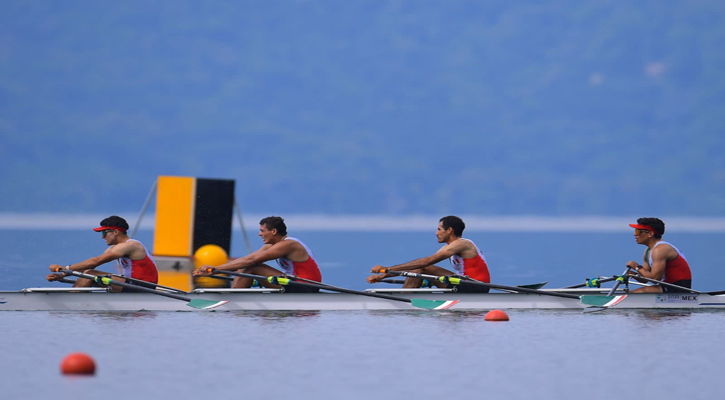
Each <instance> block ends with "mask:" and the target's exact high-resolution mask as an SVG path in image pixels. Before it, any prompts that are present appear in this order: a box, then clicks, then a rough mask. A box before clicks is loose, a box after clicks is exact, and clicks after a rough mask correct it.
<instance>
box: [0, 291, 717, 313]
mask: <svg viewBox="0 0 725 400" xmlns="http://www.w3.org/2000/svg"><path fill="white" fill-rule="evenodd" d="M385 294H386V295H392V296H395V297H400V298H406V299H413V298H416V299H428V300H460V302H459V303H458V304H456V305H455V306H454V307H453V308H451V310H492V309H585V308H590V307H591V306H590V305H587V304H583V303H582V302H581V301H580V300H579V299H576V298H575V299H571V298H563V297H554V296H550V295H544V294H526V293H488V294H472V293H455V292H448V293H440V292H432V291H408V292H401V293H390V292H387V291H386V292H385ZM590 294H591V293H590ZM183 296H185V297H187V298H189V299H204V300H213V301H223V300H227V301H229V303H227V304H225V305H223V306H221V307H219V308H216V309H215V310H217V311H259V310H415V309H418V308H416V307H414V306H412V305H411V304H410V303H408V302H403V301H394V300H388V299H382V298H377V297H369V296H361V295H355V294H346V293H327V292H324V293H280V292H264V291H258V290H256V291H255V290H225V291H214V290H202V291H199V292H192V293H188V294H183ZM623 297H625V298H624V299H622V300H620V301H618V302H617V303H616V304H614V305H611V306H609V307H608V308H616V309H660V308H661V309H668V308H669V309H701V308H725V296H723V295H718V296H711V295H706V294H688V293H684V294H677V295H672V294H670V295H668V294H629V295H626V296H623ZM142 310H145V311H196V309H195V308H192V307H189V306H187V304H186V301H183V300H178V299H171V298H167V297H163V296H159V295H156V294H153V293H110V292H106V291H83V292H71V291H54V290H47V291H44V290H43V289H42V288H38V289H25V290H23V291H19V292H0V311H142Z"/></svg>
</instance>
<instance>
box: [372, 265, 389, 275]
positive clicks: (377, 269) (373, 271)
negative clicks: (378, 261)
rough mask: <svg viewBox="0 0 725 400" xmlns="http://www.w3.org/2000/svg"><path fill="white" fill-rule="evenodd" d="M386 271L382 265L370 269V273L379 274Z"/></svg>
mask: <svg viewBox="0 0 725 400" xmlns="http://www.w3.org/2000/svg"><path fill="white" fill-rule="evenodd" d="M383 269H385V267H383V266H382V265H376V266H374V267H372V268H371V269H370V272H372V273H375V274H379V273H380V271H381V270H383Z"/></svg>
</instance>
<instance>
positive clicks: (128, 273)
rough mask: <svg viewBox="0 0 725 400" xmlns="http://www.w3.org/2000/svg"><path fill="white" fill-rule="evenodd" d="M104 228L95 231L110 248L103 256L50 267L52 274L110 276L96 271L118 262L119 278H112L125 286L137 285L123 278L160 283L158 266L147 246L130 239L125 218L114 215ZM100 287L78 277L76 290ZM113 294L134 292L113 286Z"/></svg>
mask: <svg viewBox="0 0 725 400" xmlns="http://www.w3.org/2000/svg"><path fill="white" fill-rule="evenodd" d="M100 225H101V226H99V227H98V228H94V229H93V230H94V231H96V232H100V233H101V238H102V239H103V240H105V241H106V245H108V248H107V249H106V251H104V252H103V254H101V255H100V256H96V257H91V258H89V259H87V260H85V261H81V262H79V263H75V264H70V265H66V266H65V267H63V266H61V265H58V264H51V265H50V270H51V271H60V270H66V271H81V272H83V273H85V274H87V275H95V276H108V275H110V274H109V273H108V272H103V271H96V270H95V268H96V267H98V266H99V265H101V264H105V263H107V262H110V261H113V260H116V261H117V262H118V269H119V272H120V275H121V276H120V277H117V276H114V277H113V279H114V280H117V281H120V282H123V283H129V284H130V283H134V282H132V281H126V279H125V278H124V277H128V278H133V279H134V280H141V281H145V282H150V283H158V281H159V274H158V271H157V270H156V263H155V262H154V259H153V257H152V256H151V254H150V253H149V252H148V250H146V247H144V245H143V244H142V243H141V242H139V241H138V240H136V239H131V238H130V237H128V234H127V233H126V232H128V222H126V220H125V219H123V218H121V217H119V216H117V215H112V216H110V217H108V218H105V219H103V220H102V221H101V224H100ZM64 276H65V274H62V273H54V274H50V275H48V276H47V277H46V279H48V281H58V280H62V279H63V278H64ZM91 286H98V284H97V283H96V282H94V281H93V280H91V279H87V278H78V280H76V282H75V283H74V284H73V287H91ZM111 291H112V292H121V291H133V290H129V289H128V287H127V286H120V285H112V286H111Z"/></svg>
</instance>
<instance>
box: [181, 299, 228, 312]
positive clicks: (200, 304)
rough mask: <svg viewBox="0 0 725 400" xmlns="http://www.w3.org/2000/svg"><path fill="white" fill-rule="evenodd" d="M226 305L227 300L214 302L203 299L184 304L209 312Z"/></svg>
mask: <svg viewBox="0 0 725 400" xmlns="http://www.w3.org/2000/svg"><path fill="white" fill-rule="evenodd" d="M227 303H229V300H222V301H214V300H204V299H191V301H190V302H188V303H186V305H187V306H189V307H194V308H198V309H200V310H211V309H212V308H217V307H220V306H223V305H224V304H227Z"/></svg>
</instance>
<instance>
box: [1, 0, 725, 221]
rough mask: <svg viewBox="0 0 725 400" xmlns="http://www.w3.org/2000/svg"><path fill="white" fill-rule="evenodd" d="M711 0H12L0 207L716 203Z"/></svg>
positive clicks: (573, 211)
mask: <svg viewBox="0 0 725 400" xmlns="http://www.w3.org/2000/svg"><path fill="white" fill-rule="evenodd" d="M722 43H725V3H723V2H718V1H704V0H700V1H697V0H696V1H688V2H684V1H665V0H661V1H650V0H642V1H637V2H612V1H604V0H593V1H576V0H572V1H563V0H562V1H548V2H547V1H544V2H542V1H520V2H519V1H516V2H510V1H479V0H472V1H455V0H452V1H433V0H418V1H413V0H409V1H377V0H364V1H360V0H351V1H350V0H346V1H338V0H328V1H280V0H269V1H176V0H160V1H135V0H130V1H120V2H119V1H90V0H89V1H76V0H64V1H59V2H51V1H45V2H43V1H35V2H28V1H20V0H5V1H3V3H2V13H0V136H1V139H2V140H1V141H0V157H1V159H2V162H3V165H2V174H0V175H1V176H0V190H2V194H3V200H2V202H1V203H0V204H1V206H0V211H5V212H8V211H52V212H60V211H64V212H66V211H73V212H82V211H101V212H113V211H116V210H124V211H125V210H134V209H138V208H139V207H140V206H141V205H142V203H143V201H144V199H145V197H146V195H147V194H148V192H149V190H150V188H151V186H152V184H153V182H154V180H155V178H156V176H158V175H183V176H197V177H207V178H226V179H235V180H236V182H237V198H238V199H239V201H240V204H241V206H242V207H243V208H244V209H246V210H249V211H253V212H260V213H264V214H267V213H285V212H299V213H310V212H321V213H398V214H409V213H461V214H464V213H469V214H470V213H473V214H547V215H577V214H626V215H661V214H668V215H672V214H676V215H722V214H723V213H725V185H724V184H725V162H724V161H723V160H725V157H723V152H724V150H725V145H724V141H723V126H724V122H725V113H723V109H725V74H723V71H725V56H724V55H723V54H725V53H723V51H722Z"/></svg>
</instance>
